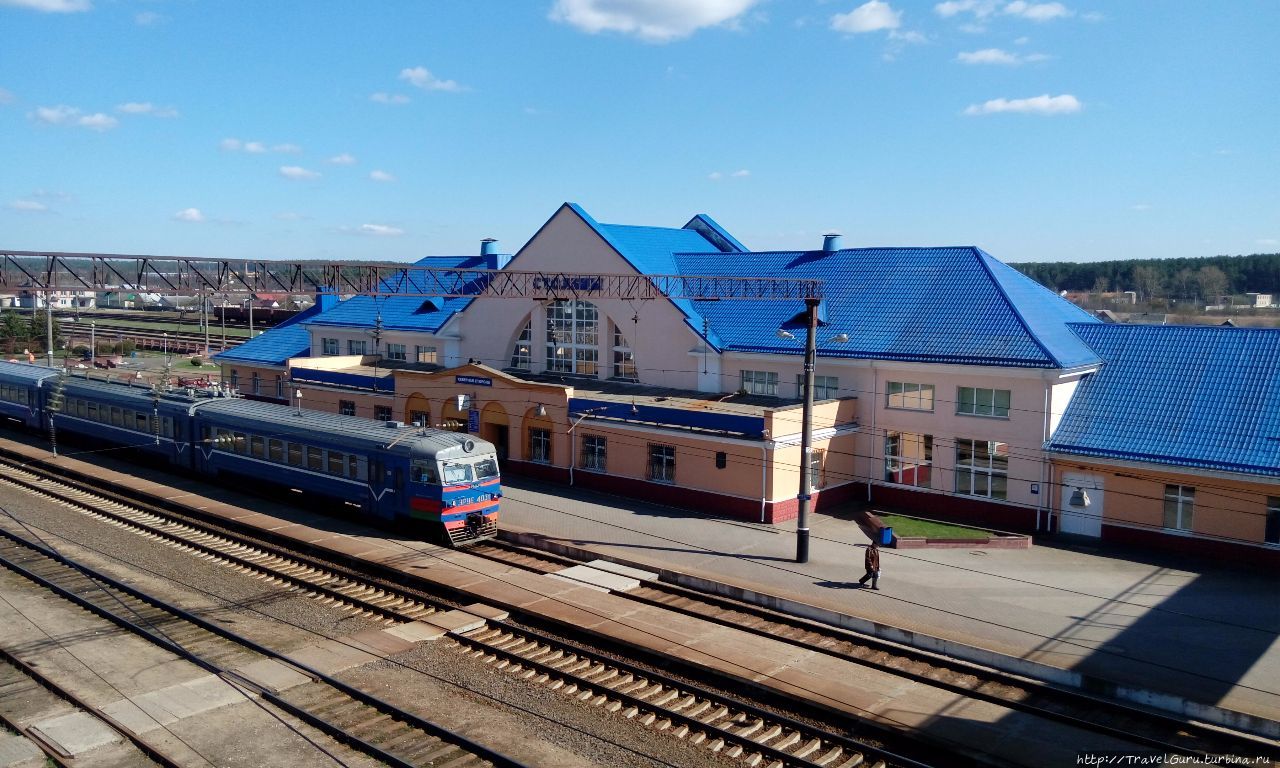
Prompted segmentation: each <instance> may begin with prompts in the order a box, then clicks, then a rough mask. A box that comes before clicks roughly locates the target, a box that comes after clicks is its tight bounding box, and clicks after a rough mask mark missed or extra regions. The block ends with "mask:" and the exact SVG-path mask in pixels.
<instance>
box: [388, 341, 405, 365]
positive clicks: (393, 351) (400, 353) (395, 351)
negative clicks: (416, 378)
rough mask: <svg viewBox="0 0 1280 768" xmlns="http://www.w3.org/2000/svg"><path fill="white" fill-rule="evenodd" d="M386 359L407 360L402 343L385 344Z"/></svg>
mask: <svg viewBox="0 0 1280 768" xmlns="http://www.w3.org/2000/svg"><path fill="white" fill-rule="evenodd" d="M387 359H388V360H401V361H408V359H409V354H408V351H407V350H406V347H405V345H404V344H392V343H388V344H387Z"/></svg>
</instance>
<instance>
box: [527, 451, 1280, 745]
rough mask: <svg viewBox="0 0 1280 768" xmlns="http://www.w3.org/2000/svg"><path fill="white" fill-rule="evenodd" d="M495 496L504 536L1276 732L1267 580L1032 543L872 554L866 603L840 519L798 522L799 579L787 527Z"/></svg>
mask: <svg viewBox="0 0 1280 768" xmlns="http://www.w3.org/2000/svg"><path fill="white" fill-rule="evenodd" d="M504 482H505V483H506V484H507V495H506V498H504V499H503V509H502V526H503V527H504V528H506V529H509V530H526V531H535V532H538V533H540V534H542V535H544V536H546V537H548V538H551V539H558V540H560V541H562V542H564V543H566V544H571V545H573V546H577V547H581V548H585V549H590V550H593V551H595V552H596V553H598V554H600V555H603V556H606V557H608V558H609V559H615V560H618V561H622V562H626V563H631V564H635V565H637V566H640V567H645V568H648V569H650V570H654V569H662V568H669V569H673V570H676V571H681V572H684V573H687V574H691V575H694V576H701V577H705V578H708V579H711V580H714V581H718V582H726V583H730V584H735V585H738V586H741V587H747V588H751V589H755V590H758V591H760V592H764V593H769V594H773V595H778V596H781V597H785V598H789V599H792V600H796V601H799V602H803V603H807V604H809V605H814V606H818V607H821V608H825V609H829V610H832V611H835V612H838V613H841V614H845V615H850V616H856V617H861V618H863V619H867V620H870V621H874V622H881V623H884V624H889V625H893V626H897V627H902V628H905V629H908V630H911V631H914V632H918V633H921V634H925V635H930V636H933V637H940V638H943V639H946V640H950V641H953V642H959V643H963V644H966V645H970V646H976V647H979V648H986V649H990V650H992V651H996V652H998V653H1000V654H1003V655H1007V656H1013V657H1018V658H1023V659H1029V660H1033V661H1036V662H1039V663H1041V664H1047V665H1051V666H1053V667H1057V668H1061V669H1067V670H1073V671H1075V672H1078V673H1081V674H1084V675H1088V676H1089V677H1091V678H1098V679H1101V680H1106V681H1112V682H1114V683H1116V684H1119V685H1124V686H1133V687H1137V688H1143V689H1148V690H1154V691H1163V692H1168V693H1173V694H1175V695H1178V696H1182V697H1184V698H1188V699H1190V700H1192V701H1198V702H1203V703H1207V704H1212V705H1217V706H1220V707H1223V708H1225V709H1229V710H1234V711H1238V712H1244V713H1247V714H1251V715H1254V716H1259V717H1263V718H1266V719H1269V720H1276V721H1280V647H1278V646H1280V644H1277V643H1276V638H1277V635H1278V634H1280V589H1278V587H1280V577H1278V576H1277V575H1276V574H1257V573H1252V572H1246V571H1241V570H1233V569H1228V568H1222V567H1212V566H1210V567H1204V565H1203V564H1201V565H1200V566H1196V565H1192V564H1185V563H1178V564H1177V566H1181V567H1176V566H1175V563H1174V562H1172V561H1169V560H1167V559H1160V558H1154V557H1147V556H1143V555H1141V554H1140V553H1135V552H1132V551H1126V552H1118V551H1109V550H1104V549H1102V548H1086V547H1071V546H1066V545H1055V544H1052V543H1050V544H1047V545H1046V544H1045V543H1043V542H1037V544H1036V545H1035V546H1033V547H1032V548H1030V549H1027V550H999V549H990V550H987V549H978V548H972V549H968V548H966V549H915V550H906V551H897V550H893V549H887V548H886V549H882V551H881V558H880V559H881V578H880V591H871V590H869V589H859V588H857V584H856V581H857V579H858V578H859V577H860V576H861V575H862V573H863V569H862V556H863V548H864V546H865V545H866V544H867V543H868V539H867V537H866V535H865V534H863V533H862V531H861V530H860V529H859V527H858V525H857V524H856V523H855V522H854V520H853V515H852V514H846V515H826V514H819V515H813V516H812V519H811V520H810V529H811V549H810V559H809V562H808V563H804V564H798V563H796V562H795V554H796V534H795V525H794V523H790V524H782V525H776V526H767V525H757V524H751V523H743V522H738V521H732V520H724V519H715V518H709V517H706V516H702V515H697V514H692V513H687V512H684V511H681V510H676V509H672V508H669V507H660V506H656V505H649V504H642V503H637V502H635V501H631V500H629V499H624V498H620V497H614V496H609V495H607V494H599V493H593V492H590V491H579V490H577V489H572V488H566V487H564V486H558V485H549V484H542V483H537V482H534V481H529V480H525V479H523V478H510V477H507V478H504ZM1135 558H1140V559H1135Z"/></svg>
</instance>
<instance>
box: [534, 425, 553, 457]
mask: <svg viewBox="0 0 1280 768" xmlns="http://www.w3.org/2000/svg"><path fill="white" fill-rule="evenodd" d="M529 461H531V462H533V463H534V464H550V463H551V430H549V429H545V428H543V427H529Z"/></svg>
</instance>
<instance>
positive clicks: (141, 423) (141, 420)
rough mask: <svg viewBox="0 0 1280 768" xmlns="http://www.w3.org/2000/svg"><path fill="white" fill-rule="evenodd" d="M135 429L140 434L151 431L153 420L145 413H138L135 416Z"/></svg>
mask: <svg viewBox="0 0 1280 768" xmlns="http://www.w3.org/2000/svg"><path fill="white" fill-rule="evenodd" d="M133 424H134V429H136V430H138V431H139V432H150V431H151V418H150V417H149V416H147V415H146V414H145V413H136V414H134V416H133Z"/></svg>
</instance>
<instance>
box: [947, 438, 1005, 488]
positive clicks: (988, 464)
mask: <svg viewBox="0 0 1280 768" xmlns="http://www.w3.org/2000/svg"><path fill="white" fill-rule="evenodd" d="M966 445H967V446H968V448H969V456H970V460H969V461H968V462H967V463H965V462H962V461H961V458H960V452H961V449H962V448H963V447H965V446H966ZM1001 446H1003V451H1002V450H1001ZM979 447H981V455H980V453H979ZM984 456H985V459H984V458H983V457H984ZM1000 464H1003V465H1004V466H1003V467H1001V466H999V465H1000ZM955 475H956V485H955V488H956V493H957V494H958V495H961V496H978V497H981V498H986V499H1000V500H1008V498H1009V444H1008V443H1001V442H998V441H996V440H977V439H973V438H956V470H955ZM966 480H967V482H966ZM998 480H999V481H1001V482H997V481H998ZM965 485H967V486H968V488H967V489H966V488H964V487H963V486H965ZM997 486H1003V489H1002V490H1001V489H998V488H997Z"/></svg>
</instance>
